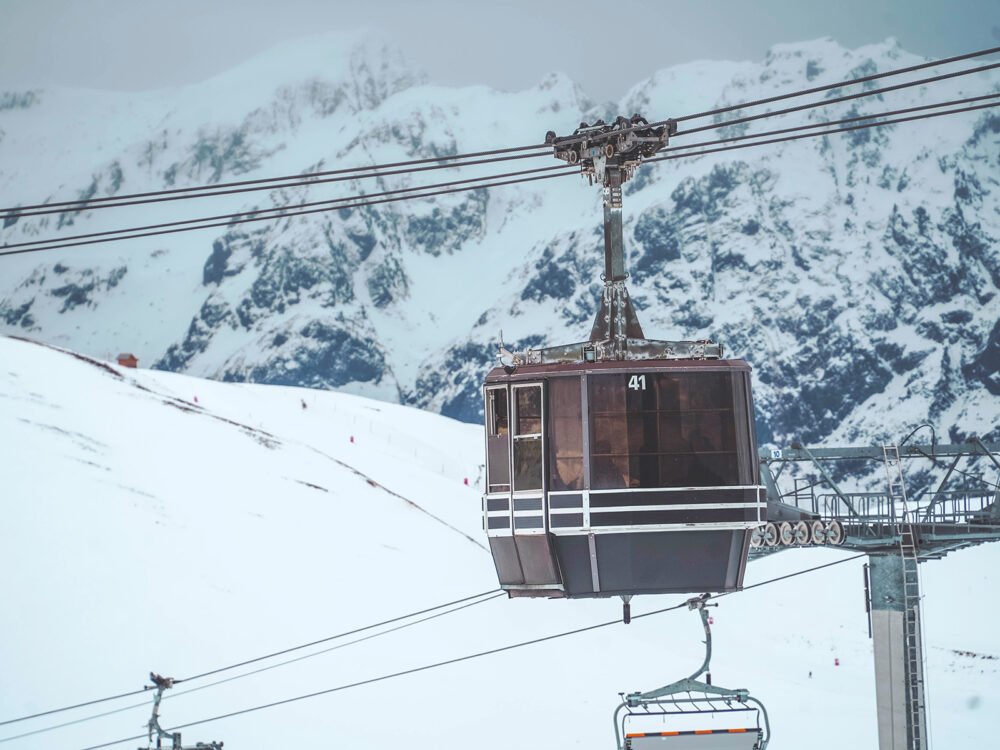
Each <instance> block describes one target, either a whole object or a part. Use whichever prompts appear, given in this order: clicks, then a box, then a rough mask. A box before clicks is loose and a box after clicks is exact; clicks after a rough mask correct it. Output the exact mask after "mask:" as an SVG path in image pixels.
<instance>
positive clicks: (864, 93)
mask: <svg viewBox="0 0 1000 750" xmlns="http://www.w3.org/2000/svg"><path fill="white" fill-rule="evenodd" d="M996 68H1000V63H993V64H992V65H983V66H982V67H979V68H970V69H967V70H959V71H955V72H952V73H943V74H942V75H938V76H932V77H930V78H921V79H919V80H916V81H908V82H906V83H899V84H896V85H895V86H886V87H885V88H881V89H870V90H868V91H861V92H859V93H856V94H845V95H844V96H838V97H835V98H833V99H821V100H820V101H816V102H809V103H808V104H800V105H798V106H795V107H786V108H784V109H776V110H774V111H771V112H761V113H759V114H756V115H747V116H746V117H737V118H735V119H732V120H724V121H722V122H718V123H715V124H712V125H702V126H701V127H698V128H689V129H688V130H682V131H678V132H677V133H676V134H675V136H674V137H677V136H682V135H691V134H692V133H701V132H703V131H705V130H718V129H720V128H725V127H730V126H732V125H742V124H743V123H747V122H753V121H755V120H761V119H764V118H768V117H778V116H780V115H787V114H792V113H793V112H804V111H805V110H809V109H816V108H817V107H828V106H830V105H831V104H841V103H843V102H847V101H853V100H855V99H864V98H866V97H869V96H881V95H882V94H888V93H891V92H893V91H902V90H903V89H908V88H912V87H914V86H923V85H926V84H928V83H936V82H938V81H943V80H946V79H949V78H957V77H959V76H966V75H973V74H975V73H984V72H986V71H988V70H994V69H996Z"/></svg>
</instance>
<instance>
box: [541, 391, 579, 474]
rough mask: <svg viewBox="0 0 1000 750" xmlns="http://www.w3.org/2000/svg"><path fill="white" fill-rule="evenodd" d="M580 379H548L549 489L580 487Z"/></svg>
mask: <svg viewBox="0 0 1000 750" xmlns="http://www.w3.org/2000/svg"><path fill="white" fill-rule="evenodd" d="M580 395H581V394H580V378H579V377H564V378H553V379H552V380H550V381H549V402H548V433H547V434H548V439H549V488H550V489H551V490H557V491H558V490H580V489H583V419H582V417H581V409H582V406H581V403H580Z"/></svg>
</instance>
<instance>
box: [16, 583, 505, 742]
mask: <svg viewBox="0 0 1000 750" xmlns="http://www.w3.org/2000/svg"><path fill="white" fill-rule="evenodd" d="M497 591H498V590H497V589H492V590H491V591H483V592H480V593H478V594H474V595H472V596H466V597H463V598H461V599H456V600H454V601H450V602H445V603H444V604H438V605H436V606H434V607H428V608H427V609H421V610H418V611H416V612H410V613H408V614H405V615H399V616H398V617H393V618H391V619H389V620H383V621H382V622H376V623H373V624H371V625H365V626H364V627H360V628H355V629H353V630H348V631H345V632H343V633H338V634H337V635H331V636H327V637H326V638H320V639H319V640H315V641H310V642H309V643H303V644H301V645H299V646H293V647H291V648H286V649H282V650H281V651H275V652H273V653H270V654H266V655H264V656H258V657H255V658H253V659H247V660H244V661H241V662H237V663H236V664H230V665H228V666H226V667H219V668H218V669H212V670H210V671H208V672H202V673H201V674H196V675H192V676H190V677H185V678H184V679H183V680H175V681H174V684H177V683H179V682H189V681H191V680H197V679H199V678H201V677H207V676H208V675H213V674H218V673H219V672H225V671H227V670H230V669H236V668H237V667H242V666H246V665H247V664H253V663H255V662H258V661H262V660H264V659H270V658H273V657H275V656H281V655H283V654H288V653H291V652H293V651H298V650H300V649H304V648H309V647H310V646H316V645H318V644H321V643H326V642H328V641H332V640H335V639H337V638H345V637H347V636H349V635H354V634H356V633H361V632H363V631H365V630H372V629H373V628H378V627H382V626H383V625H391V624H392V623H395V622H399V621H400V620H405V619H408V618H411V617H417V616H419V615H423V614H427V613H428V612H433V611H435V610H438V609H445V608H446V607H451V606H453V605H455V604H462V603H464V602H468V601H471V600H473V599H478V598H480V597H483V596H487V595H489V594H493V593H495V592H497ZM152 689H153V688H149V687H144V688H142V689H141V690H133V691H131V692H128V693H121V694H119V695H111V696H108V697H106V698H97V699H95V700H91V701H84V702H82V703H76V704H74V705H71V706H63V707H61V708H53V709H49V710H48V711H40V712H38V713H34V714H30V715H28V716H19V717H17V718H14V719H6V720H4V721H0V726H6V725H8V724H15V723H17V722H20V721H27V720H28V719H37V718H39V717H42V716H51V715H52V714H57V713H62V712H63V711H71V710H73V709H75V708H83V707H85V706H93V705H95V704H98V703H106V702H108V701H113V700H118V699H120V698H129V697H131V696H133V695H141V694H142V693H147V692H149V691H150V690H152Z"/></svg>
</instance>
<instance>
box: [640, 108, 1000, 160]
mask: <svg viewBox="0 0 1000 750" xmlns="http://www.w3.org/2000/svg"><path fill="white" fill-rule="evenodd" d="M988 99H1000V94H984V95H983V96H970V97H968V98H966V99H953V100H951V101H948V102H938V103H937V104H921V105H918V106H914V107H906V108H904V109H896V110H891V111H889V112H877V113H874V114H870V115H857V116H856V117H845V118H843V119H841V120H824V121H822V122H812V123H808V124H806V125H796V126H793V127H789V128H781V129H779V130H768V131H765V132H762V133H750V134H748V135H740V136H734V137H731V138H719V139H717V140H714V141H699V142H698V143H685V144H684V145H683V146H671V147H669V148H665V149H663V150H662V151H661V152H659V153H670V152H674V151H683V150H686V149H691V148H701V147H704V146H718V145H721V144H726V143H737V142H739V141H746V140H751V139H753V138H764V137H766V136H772V135H783V134H785V133H798V132H801V131H803V130H813V129H815V128H826V127H831V126H833V125H847V124H849V123H853V122H861V121H863V120H874V119H876V118H878V117H893V116H895V115H903V114H909V113H911V112H922V111H924V110H931V109H940V108H942V107H957V106H959V105H961V104H971V103H972V102H981V101H986V100H988ZM720 127H721V126H720Z"/></svg>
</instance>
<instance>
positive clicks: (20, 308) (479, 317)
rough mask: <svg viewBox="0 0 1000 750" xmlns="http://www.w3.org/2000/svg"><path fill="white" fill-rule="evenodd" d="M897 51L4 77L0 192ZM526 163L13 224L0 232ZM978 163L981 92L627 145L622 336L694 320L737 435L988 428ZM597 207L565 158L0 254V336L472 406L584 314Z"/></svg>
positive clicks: (790, 83) (332, 192) (991, 200)
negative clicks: (708, 344) (440, 70)
mask: <svg viewBox="0 0 1000 750" xmlns="http://www.w3.org/2000/svg"><path fill="white" fill-rule="evenodd" d="M919 61H920V60H919V58H918V57H916V56H915V55H912V54H909V53H907V52H906V51H905V50H903V49H901V48H900V47H899V45H898V44H897V43H896V42H895V41H893V40H887V41H886V42H883V43H880V44H876V45H870V46H867V47H861V48H858V49H846V48H844V47H842V46H840V45H838V44H837V43H836V42H834V41H832V40H829V39H820V40H814V41H809V42H801V43H795V44H783V45H778V46H776V47H774V48H773V49H772V50H770V52H769V53H768V55H767V56H766V58H765V59H764V60H763V61H761V62H756V63H751V62H720V61H697V62H691V63H686V64H684V65H680V66H675V67H673V68H669V69H665V70H662V71H659V72H658V73H656V74H655V75H653V76H651V77H650V78H649V79H647V80H645V81H641V82H639V83H637V84H636V85H635V86H634V87H632V89H631V90H630V91H628V92H626V93H625V95H624V96H623V98H622V100H621V101H619V102H616V103H607V104H594V103H593V102H591V101H589V100H588V99H587V98H586V96H585V95H584V94H583V93H582V91H581V90H580V89H579V88H578V87H577V86H576V85H575V84H574V83H573V82H572V81H570V80H569V79H568V78H567V77H565V76H563V75H559V74H553V75H550V76H547V77H545V78H544V79H543V80H542V81H540V83H539V84H538V85H537V86H536V87H534V88H531V89H528V90H525V91H520V92H500V91H494V90H491V89H488V88H486V87H481V86H479V87H466V88H456V89H452V88H446V87H441V86H435V85H431V84H428V83H424V82H423V78H422V76H421V75H419V74H417V73H414V72H413V71H412V69H411V68H410V67H408V66H407V64H406V63H405V62H404V61H402V60H401V59H400V58H399V55H398V53H396V52H395V51H394V50H392V49H391V48H389V47H387V46H386V45H385V44H384V43H383V42H382V41H380V40H379V39H378V38H376V37H372V36H369V35H346V34H343V35H336V36H320V37H316V38H312V39H306V40H297V41H295V42H294V43H290V44H287V45H283V46H281V47H279V48H277V49H275V50H273V51H271V52H269V53H267V54H266V55H263V56H262V57H260V58H259V59H256V60H251V61H249V62H247V63H245V64H244V65H242V66H239V67H237V68H235V69H233V70H232V71H229V72H228V73H226V74H224V75H222V76H219V77H217V78H215V79H212V80H210V81H206V82H203V83H200V84H197V85H193V86H190V87H186V88H183V89H176V90H167V91H156V92H146V93H142V94H109V93H104V92H87V91H68V90H43V91H31V92H8V93H6V94H0V131H2V135H0V205H16V204H22V205H23V204H24V203H26V202H33V201H36V200H61V199H66V198H70V197H76V196H89V195H96V196H104V195H114V194H121V193H129V192H134V191H141V190H149V189H159V188H163V187H166V186H180V185H195V184H204V183H206V182H213V181H226V180H232V179H245V178H254V177H264V176H273V175H278V174H295V173H299V172H302V171H306V170H315V169H330V168H336V167H342V166H354V165H369V164H378V163H388V162H393V161H397V160H400V159H410V158H426V157H431V156H437V155H442V154H454V153H467V152H470V151H474V150H477V149H483V148H495V147H498V146H511V145H521V144H529V143H537V142H538V141H539V140H540V139H541V137H542V134H544V132H545V131H546V130H548V129H550V128H551V129H554V130H556V131H558V132H560V133H566V132H570V131H572V129H573V128H575V127H576V126H577V124H578V123H579V122H580V120H581V119H582V118H589V119H590V120H592V119H594V118H595V117H597V116H598V115H600V116H603V117H607V116H609V115H614V114H617V113H624V114H626V115H628V114H631V113H632V112H633V111H641V112H643V113H644V114H646V115H647V116H650V117H666V116H670V115H675V116H676V115H680V114H685V113H690V112H694V111H699V110H703V109H705V108H709V107H714V106H717V105H727V104H733V103H737V102H740V101H747V100H753V99H757V98H759V97H764V96H769V95H773V94H778V93H782V92H786V91H789V90H795V89H801V88H803V87H805V86H814V85H820V84H824V83H829V82H833V81H837V80H841V79H845V78H849V77H852V76H858V75H863V74H867V73H872V72H875V71H885V70H891V69H894V68H899V67H902V66H905V65H908V64H912V63H916V62H919ZM961 67H962V66H961V65H959V66H951V67H950V68H949V70H955V69H959V68H961ZM966 67H973V64H972V63H969V64H968V65H967V66H966ZM935 72H937V71H936V70H930V71H926V72H925V73H922V74H921V75H931V74H933V73H935ZM913 77H915V76H909V77H908V79H910V78H913ZM895 80H897V79H893V80H892V81H890V83H892V82H895ZM998 82H1000V78H998V77H997V74H996V71H991V72H988V73H984V74H980V75H977V76H970V77H964V78H956V79H952V80H948V81H943V82H940V83H939V84H934V85H933V86H923V87H917V88H911V89H907V90H905V91H899V92H894V93H891V94H886V95H882V96H879V97H874V98H872V99H865V100H861V101H856V102H847V103H844V104H840V105H836V106H832V107H830V108H828V109H825V110H822V111H821V110H815V111H811V112H806V113H799V114H796V115H794V116H791V117H789V118H785V119H783V120H782V121H781V123H780V125H779V124H778V123H772V122H765V123H754V124H751V125H744V126H737V127H736V128H730V129H729V131H727V132H733V133H735V132H736V131H739V132H740V133H745V132H761V131H763V130H767V129H770V128H773V127H779V126H780V127H787V126H790V125H797V124H802V123H815V122H820V121H823V120H825V119H835V118H839V117H847V116H854V115H860V114H871V113H878V112H881V111H886V110H890V109H897V108H902V107H910V106H917V105H921V104H930V103H936V102H941V101H945V100H948V99H956V98H960V97H967V96H975V95H983V94H987V93H990V92H996V91H997V90H998ZM841 93H843V92H842V91H831V92H828V96H835V95H839V94H841ZM814 98H817V97H814ZM771 106H772V107H774V108H777V107H779V106H784V103H779V104H775V105H771ZM737 114H739V113H733V114H732V115H730V116H736V115H737ZM714 135H715V134H713V133H712V132H706V133H700V134H697V135H693V136H690V137H688V138H684V137H678V138H677V139H675V143H676V144H677V145H681V144H684V143H691V142H694V141H698V140H704V139H710V138H712V137H714ZM550 163H552V162H551V159H550V158H549V157H542V158H539V159H538V160H535V159H527V160H523V161H519V162H511V163H508V164H502V165H493V166H492V167H490V169H487V168H485V167H478V168H470V169H467V170H463V171H462V172H461V173H459V172H458V171H456V170H441V171H438V172H432V173H424V174H421V175H409V176H396V177H387V178H383V179H380V180H378V181H372V182H371V183H370V184H369V183H367V182H365V183H362V182H351V183H344V184H340V185H324V186H317V187H315V188H312V189H310V190H303V189H294V190H278V191H273V192H270V193H254V194H247V195H239V196H230V197H229V198H227V199H219V200H218V201H212V202H205V203H204V204H202V203H201V202H199V204H196V205H188V204H187V203H185V202H180V201H179V202H175V203H169V204H163V205H160V206H158V207H152V208H148V207H147V208H134V209H128V210H121V211H117V210H116V211H103V212H102V211H85V212H81V213H76V214H63V215H60V216H55V217H50V218H42V219H21V220H19V221H17V222H15V223H12V224H9V226H6V227H3V228H2V229H0V243H4V242H7V243H15V242H18V241H21V240H25V239H33V238H38V237H65V236H68V235H70V234H74V233H79V232H81V231H82V232H89V231H100V230H105V229H114V228H120V227H122V226H135V225H141V224H145V223H149V222H151V221H170V220H176V219H184V218H190V217H192V216H205V215H212V214H215V213H225V212H226V211H235V210H242V209H249V208H253V207H260V206H270V205H288V204H295V203H298V202H301V201H303V200H318V199H322V198H331V197H337V196H343V195H349V194H354V193H357V192H361V191H363V192H375V191H379V190H385V189H392V188H394V187H399V186H407V185H420V184H428V183H432V182H435V181H446V180H453V179H457V178H458V177H459V176H461V177H472V176H478V175H481V174H486V173H490V172H499V171H506V170H508V169H523V168H527V167H534V166H542V165H547V164H550ZM998 165H1000V117H998V116H997V115H996V114H995V110H991V111H989V112H975V113H969V114H966V115H960V116H954V117H950V118H941V119H936V120H931V121H926V122H921V123H909V124H903V125H896V126H892V127H889V128H885V129H878V130H870V131H858V132H855V133H852V134H847V135H841V136H830V137H826V138H822V139H813V140H807V141H799V142H792V143H786V144H781V145H774V146H768V147H765V148H760V149H748V150H743V151H737V152H732V153H726V154H716V155H713V156H706V157H701V158H695V159H684V160H678V161H669V162H664V163H661V164H658V165H650V166H649V167H646V168H644V169H643V170H641V171H640V173H639V175H638V176H637V177H636V179H635V180H634V181H633V182H631V183H629V185H628V186H627V190H626V200H625V217H626V219H625V221H626V224H625V233H626V243H627V247H628V250H629V252H630V258H629V271H630V272H631V279H630V282H629V283H630V286H631V290H632V293H633V297H634V298H635V300H636V301H637V302H638V303H639V304H640V319H641V321H642V323H643V325H644V329H645V330H646V331H647V333H648V334H649V335H651V336H657V337H661V338H674V337H691V338H701V337H705V336H710V337H714V338H716V339H718V340H721V341H722V342H723V343H724V344H725V345H726V347H727V351H729V352H730V353H731V354H733V355H734V356H742V357H744V358H746V359H748V360H749V361H750V362H751V363H752V364H753V365H754V367H755V371H756V374H757V379H756V385H755V390H756V394H757V405H758V414H759V429H758V432H759V434H760V435H761V437H762V439H763V440H764V441H770V440H773V441H774V442H776V443H779V444H787V443H788V442H789V441H791V440H795V439H799V440H803V441H806V442H812V443H815V442H820V441H824V440H826V441H828V442H831V441H832V442H838V443H854V442H869V441H871V440H880V439H883V438H885V437H888V436H892V437H894V438H896V439H899V438H900V436H901V435H902V434H903V433H905V432H906V431H908V430H909V429H910V428H911V427H912V426H913V425H915V424H917V423H919V422H922V421H925V420H927V419H928V418H929V419H930V421H931V422H932V423H933V424H934V425H935V427H936V428H937V431H938V434H940V435H942V436H944V435H948V437H949V439H951V440H953V441H959V440H961V439H963V438H964V437H965V436H966V435H968V434H970V433H975V434H980V435H983V436H987V437H993V438H996V437H997V430H998V429H1000V427H998V424H1000V324H998V323H997V321H998V319H1000V254H998V253H1000V251H998V249H997V247H998V244H997V238H998V237H1000V204H998V200H997V195H998V192H997V174H998V170H997V168H998ZM599 221H600V209H599V195H598V191H596V190H595V189H593V188H590V187H588V186H587V185H586V182H585V181H584V180H582V179H580V178H579V177H567V178H565V179H558V180H550V181H546V182H535V183H527V184H523V185H519V186H517V187H506V188H498V189H494V190H491V191H488V192H486V191H476V192H471V193H464V194H456V195H450V196H443V197H440V198H437V199H434V200H425V201H413V202H407V203H395V204H388V205H384V206H379V207H373V208H370V209H361V210H355V211H341V212H338V213H334V214H315V215H311V216H304V217H300V218H295V219H288V220H285V221H280V222H268V223H264V224H246V225H242V226H237V227H231V228H229V229H228V230H222V229H220V230H211V231H203V232H197V233H193V234H187V235H170V236H166V237H157V238H151V239H145V240H136V241H132V242H129V243H119V244H110V245H106V246H96V247H80V248H72V249H70V250H66V251H58V252H54V253H51V254H40V255H31V256H23V257H14V258H5V259H3V269H2V272H0V331H3V332H5V333H18V332H20V333H23V334H27V335H31V336H34V337H36V338H39V339H41V340H45V341H48V342H50V343H55V344H59V345H65V346H70V347H72V348H74V349H76V350H78V351H85V352H88V353H90V354H92V355H97V356H105V357H107V356H111V355H113V354H115V353H117V352H118V351H119V350H130V351H133V352H134V353H136V354H137V355H138V356H139V358H140V360H141V361H142V362H143V363H144V364H146V365H153V364H155V366H156V367H159V368H162V369H168V370H172V371H179V372H186V373H189V374H193V375H199V376H204V377H212V378H217V379H224V380H236V381H249V382H262V383H271V384H284V385H305V386H312V387H320V388H337V389H342V390H346V391H348V392H353V393H358V394H363V395H369V396H374V397H377V398H380V399H383V400H388V401H396V402H401V403H408V404H413V405H418V406H421V407H424V408H428V409H431V410H434V411H438V412H440V413H443V414H445V415H448V416H453V417H457V418H460V419H463V420H466V421H476V420H477V418H478V415H479V412H480V410H481V398H480V396H479V390H478V388H479V383H480V380H481V376H482V373H483V372H484V371H485V369H486V368H488V367H489V365H490V364H491V362H492V360H493V352H494V351H495V346H494V345H495V344H496V342H497V340H498V336H499V333H500V331H503V332H504V334H505V336H506V339H507V342H508V343H511V342H513V344H514V345H528V344H536V343H549V344H554V343H565V342H567V341H575V340H579V339H580V338H581V337H582V336H583V335H585V334H586V332H587V331H589V328H590V324H591V318H592V315H593V311H594V307H595V304H596V296H597V295H596V286H595V285H596V283H597V280H598V274H599V270H600V268H599V267H600V260H601V249H600V243H601V229H600V225H599ZM847 393H850V394H851V395H852V398H845V395H844V394H847Z"/></svg>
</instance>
